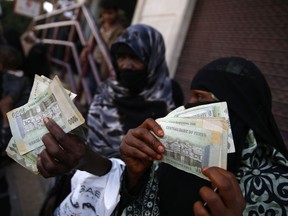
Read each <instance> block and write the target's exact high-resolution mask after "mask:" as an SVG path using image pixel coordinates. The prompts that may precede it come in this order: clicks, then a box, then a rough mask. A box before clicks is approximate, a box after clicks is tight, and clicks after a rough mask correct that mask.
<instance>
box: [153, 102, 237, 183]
mask: <svg viewBox="0 0 288 216" xmlns="http://www.w3.org/2000/svg"><path fill="white" fill-rule="evenodd" d="M156 121H157V122H158V124H160V126H161V127H162V129H163V130H164V136H163V138H160V139H159V140H160V141H161V142H162V143H163V145H164V146H165V150H166V151H165V153H164V157H163V161H162V162H165V163H168V164H170V165H172V166H174V167H176V168H178V169H180V170H183V171H186V172H188V173H191V174H194V175H197V176H199V177H201V178H205V179H207V178H206V177H205V176H204V175H203V174H202V173H201V170H202V168H205V167H211V166H217V167H221V168H223V169H226V167H227V154H228V153H232V152H235V147H234V142H233V137H232V132H231V128H230V122H229V115H228V109H227V104H226V102H216V103H210V104H205V105H200V106H196V107H192V108H188V109H185V108H184V106H181V107H178V108H177V109H175V110H173V111H172V112H170V113H169V114H168V115H167V116H165V117H164V118H159V119H157V120H156Z"/></svg>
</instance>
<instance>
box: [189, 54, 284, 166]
mask: <svg viewBox="0 0 288 216" xmlns="http://www.w3.org/2000/svg"><path fill="white" fill-rule="evenodd" d="M191 89H200V90H206V91H210V92H212V93H213V94H214V95H215V96H216V97H217V98H218V99H219V100H220V101H226V102H227V104H228V109H229V116H230V119H231V127H232V133H233V138H234V142H235V148H236V155H237V156H236V159H239V160H238V161H240V157H241V152H242V149H243V147H244V145H245V144H244V142H245V139H246V135H247V132H248V130H249V129H252V130H253V132H254V135H255V137H256V140H257V141H258V142H263V143H266V144H267V145H272V146H273V147H275V148H276V149H278V150H279V151H280V152H281V153H282V154H283V155H284V156H286V157H287V156H288V154H287V149H286V147H285V144H284V141H283V139H282V137H281V134H280V132H279V129H278V127H277V125H276V123H275V120H274V117H273V114H272V111H271V109H272V98H271V92H270V88H269V86H268V84H267V81H266V79H265V77H264V76H263V74H262V73H261V71H260V70H259V69H258V67H257V66H256V65H255V64H253V63H252V62H251V61H248V60H246V59H244V58H240V57H230V58H220V59H217V60H215V61H213V62H211V63H209V64H208V65H206V66H205V67H203V68H202V69H201V70H200V71H199V72H198V73H197V74H196V76H195V77H194V79H193V81H192V83H191Z"/></svg>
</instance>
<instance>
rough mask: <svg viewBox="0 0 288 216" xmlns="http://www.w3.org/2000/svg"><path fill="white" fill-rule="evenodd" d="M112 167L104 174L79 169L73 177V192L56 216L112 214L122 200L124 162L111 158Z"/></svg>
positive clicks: (64, 201) (61, 205) (56, 212)
mask: <svg viewBox="0 0 288 216" xmlns="http://www.w3.org/2000/svg"><path fill="white" fill-rule="evenodd" d="M110 160H111V161H112V168H111V170H110V172H109V173H107V174H106V175H104V176H95V175H92V174H90V173H88V172H85V171H79V170H78V171H77V172H76V173H75V174H74V176H73V178H72V179H71V193H70V194H69V195H68V196H67V197H66V198H65V199H64V200H63V202H62V203H61V204H60V206H59V207H58V209H57V210H56V211H55V213H54V215H56V216H72V215H73V216H74V215H75V216H76V215H77V216H92V215H93V216H110V215H111V214H112V212H113V211H114V209H115V207H116V206H117V204H118V202H119V200H120V194H119V190H120V180H121V175H122V172H123V170H124V166H125V164H124V162H123V161H121V160H119V159H110Z"/></svg>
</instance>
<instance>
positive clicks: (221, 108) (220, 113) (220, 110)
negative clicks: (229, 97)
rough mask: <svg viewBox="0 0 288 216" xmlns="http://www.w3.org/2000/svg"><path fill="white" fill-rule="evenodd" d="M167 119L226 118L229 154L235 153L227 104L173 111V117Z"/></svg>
mask: <svg viewBox="0 0 288 216" xmlns="http://www.w3.org/2000/svg"><path fill="white" fill-rule="evenodd" d="M167 117H201V118H207V117H224V118H225V120H226V121H227V124H228V127H229V128H228V153H233V152H235V146H234V141H233V135H232V130H231V125H230V120H229V114H228V108H227V103H226V102H217V103H210V104H205V105H200V106H196V107H191V108H188V109H184V110H183V109H179V110H178V109H176V112H173V111H172V115H169V114H168V115H167Z"/></svg>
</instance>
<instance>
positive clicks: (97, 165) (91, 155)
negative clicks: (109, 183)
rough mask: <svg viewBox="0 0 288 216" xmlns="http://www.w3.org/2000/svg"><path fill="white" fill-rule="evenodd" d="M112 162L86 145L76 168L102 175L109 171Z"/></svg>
mask: <svg viewBox="0 0 288 216" xmlns="http://www.w3.org/2000/svg"><path fill="white" fill-rule="evenodd" d="M111 168H112V162H111V161H110V160H109V159H108V158H106V157H103V156H101V155H99V154H98V153H97V152H94V151H93V150H92V149H91V148H89V146H87V152H86V155H85V156H84V157H83V158H82V159H81V161H80V163H79V166H78V167H77V169H79V170H82V171H86V172H89V173H91V174H93V175H97V176H103V175H106V174H107V173H109V172H110V170H111Z"/></svg>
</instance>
